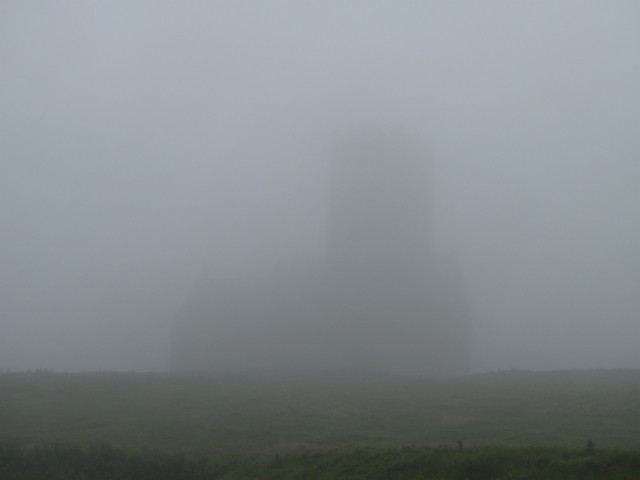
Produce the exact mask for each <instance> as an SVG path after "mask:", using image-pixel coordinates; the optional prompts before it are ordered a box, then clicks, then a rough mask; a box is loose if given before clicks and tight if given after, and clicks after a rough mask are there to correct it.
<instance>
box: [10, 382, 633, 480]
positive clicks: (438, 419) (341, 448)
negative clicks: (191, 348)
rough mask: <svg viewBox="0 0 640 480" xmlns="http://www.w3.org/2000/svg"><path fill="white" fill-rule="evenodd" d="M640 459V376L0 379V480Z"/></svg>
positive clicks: (613, 467)
mask: <svg viewBox="0 0 640 480" xmlns="http://www.w3.org/2000/svg"><path fill="white" fill-rule="evenodd" d="M407 445H412V446H411V447H407ZM434 445H445V446H441V447H434ZM639 449H640V370H596V371H564V372H537V373H536V372H522V371H507V372H498V373H492V374H484V375H473V376H468V377H460V378H449V379H434V378H424V377H415V376H413V377H409V376H407V377H403V376H393V375H382V374H365V373H305V374H303V373H273V372H272V373H267V372H262V373H251V374H248V373H247V374H214V373H191V374H142V373H73V374H72V373H52V372H47V371H39V372H28V373H11V372H4V373H0V479H2V480H4V479H7V480H22V479H44V478H47V479H58V480H65V479H71V478H73V479H84V480H92V479H115V478H117V479H154V480H162V479H172V480H190V479H245V478H246V479H249V478H250V479H261V478H270V479H287V478H304V479H314V478H315V479H323V478H327V479H328V478H332V479H335V478H338V479H351V478H352V479H356V478H358V479H362V478H367V479H377V478H380V479H405V478H406V479H421V478H422V479H478V480H479V479H506V478H509V479H512V480H515V479H520V480H523V479H540V478H545V479H555V478H563V479H573V478H575V479H578V478H579V479H591V478H593V479H596V478H597V479H608V478H611V479H614V478H615V479H638V478H640V450H639Z"/></svg>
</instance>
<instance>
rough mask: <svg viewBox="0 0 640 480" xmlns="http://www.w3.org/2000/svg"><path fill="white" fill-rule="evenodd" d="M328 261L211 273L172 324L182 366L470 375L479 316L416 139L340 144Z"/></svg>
mask: <svg viewBox="0 0 640 480" xmlns="http://www.w3.org/2000/svg"><path fill="white" fill-rule="evenodd" d="M330 161H331V178H330V188H329V199H328V200H329V208H328V218H327V232H326V251H325V256H324V259H323V261H322V262H319V263H317V264H315V265H313V266H308V267H304V268H300V267H295V268H294V267H291V268H282V269H281V270H278V271H274V272H272V273H271V274H270V275H268V276H266V277H258V278H209V277H208V276H207V275H206V273H205V274H203V275H202V278H201V279H200V280H199V282H198V283H197V284H196V285H195V286H194V288H193V289H192V291H191V293H190V295H189V298H187V300H186V301H185V304H184V307H183V309H182V311H181V312H180V314H179V315H178V317H177V318H176V320H175V323H174V326H173V337H172V364H173V368H174V369H175V370H179V371H185V370H211V371H248V370H327V371H328V370H360V371H364V370H367V371H383V372H390V373H401V374H420V375H438V376H440V375H461V374H465V373H467V372H468V371H469V368H470V365H469V363H470V350H471V348H470V343H471V318H470V313H469V309H468V305H467V301H466V298H465V293H464V288H463V282H462V277H461V274H460V271H459V268H458V265H457V261H456V258H455V256H454V255H452V254H438V253H436V252H434V251H433V248H432V242H431V236H432V221H431V220H432V206H433V188H432V181H433V173H432V166H431V162H430V159H429V156H428V155H427V154H426V152H425V149H424V147H423V145H422V143H421V142H420V141H419V139H417V138H415V137H414V136H412V135H409V134H407V133H405V132H398V131H384V130H375V129H362V130H357V131H354V132H351V133H349V134H346V135H343V136H341V137H340V138H338V139H337V140H336V142H335V148H334V151H333V157H332V158H331V159H330Z"/></svg>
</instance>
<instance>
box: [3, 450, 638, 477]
mask: <svg viewBox="0 0 640 480" xmlns="http://www.w3.org/2000/svg"><path fill="white" fill-rule="evenodd" d="M638 472H640V453H639V452H635V453H634V452H625V451H605V452H598V453H595V454H593V453H589V452H587V451H585V450H569V449H562V448H506V447H502V448H497V447H483V448H477V449H472V450H468V451H457V450H452V449H447V448H427V447H405V448H401V449H392V448H384V449H383V448H366V449H365V448H358V449H334V450H330V451H324V452H313V453H304V454H301V453H297V454H293V453H289V454H285V455H248V454H235V455H225V456H219V457H210V458H187V457H185V455H182V454H175V453H173V454H171V453H166V452H158V451H139V452H129V451H126V450H124V449H116V448H113V447H110V446H107V445H100V446H93V447H87V448H80V447H77V446H73V445H57V444H53V445H47V446H40V447H30V448H24V447H19V446H17V445H15V444H0V476H1V478H3V479H7V480H32V479H45V478H46V479H57V480H65V479H84V480H93V479H96V480H98V479H121V480H125V479H132V480H133V479H140V480H144V479H149V480H191V479H193V480H196V479H198V480H205V479H211V480H213V479H227V480H231V479H252V480H260V479H283V480H286V479H308V480H312V479H354V480H356V479H371V480H376V479H380V480H383V479H384V480H394V479H397V480H403V479H434V480H435V479H456V480H500V479H511V480H518V479H519V480H538V479H541V478H544V479H547V480H554V479H580V480H590V479H593V480H595V479H598V480H606V479H617V480H625V479H628V480H632V479H633V480H636V479H637V478H638Z"/></svg>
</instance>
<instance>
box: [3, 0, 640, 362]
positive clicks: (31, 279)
mask: <svg viewBox="0 0 640 480" xmlns="http://www.w3.org/2000/svg"><path fill="white" fill-rule="evenodd" d="M0 67H1V68H0V226H1V227H0V235H1V240H0V368H13V369H23V368H38V367H42V368H55V369H121V368H136V369H156V368H165V364H164V362H165V361H166V357H165V353H164V349H165V348H166V346H167V340H166V339H167V335H168V332H169V322H170V319H171V316H172V315H173V314H174V312H175V311H176V309H177V307H178V305H179V304H180V302H181V300H182V297H183V295H184V292H185V290H186V289H187V288H188V287H189V285H190V283H191V282H192V281H193V278H195V277H196V276H197V272H198V270H199V269H200V266H201V264H202V263H203V262H205V261H206V262H208V263H209V265H210V269H211V270H212V274H214V275H230V274H232V275H237V274H259V273H263V272H267V271H268V270H269V269H270V268H271V267H272V266H273V264H275V263H278V262H286V261H310V260H312V259H314V258H319V257H321V255H322V248H323V245H324V214H325V211H326V207H325V201H326V198H325V197H324V194H325V180H326V173H327V172H326V165H325V164H324V163H323V162H324V161H325V159H326V158H327V156H328V155H329V152H330V150H331V141H332V138H333V137H334V135H335V134H336V133H337V132H340V131H343V130H346V129H349V128H350V127H352V126H354V125H359V124H362V123H366V124H373V125H377V126H382V127H394V126H400V127H402V128H405V129H407V130H409V131H412V132H415V133H417V134H418V135H420V136H421V137H422V138H423V139H424V140H425V142H426V143H428V144H429V145H430V146H431V150H432V152H433V161H434V165H435V173H436V206H435V209H436V210H435V214H436V229H437V230H436V239H437V247H438V248H439V249H440V250H443V251H446V250H456V251H457V252H458V255H459V257H460V261H461V263H462V265H463V268H464V274H465V281H466V283H467V289H468V294H469V298H470V300H471V308H472V311H473V312H474V319H475V331H476V333H475V340H476V341H475V347H474V348H475V353H474V358H475V365H476V369H477V370H486V369H491V368H509V367H517V368H574V367H585V368H586V367H613V366H620V367H640V353H638V348H637V345H636V343H637V340H638V339H639V338H640V300H639V297H640V295H638V293H639V292H640V213H639V207H640V87H639V85H640V4H638V3H637V2H635V1H608V2H596V1H564V2H554V1H548V2H545V1H537V2H533V1H531V2H528V1H521V2H508V1H484V2H473V1H451V2H449V1H440V2H429V1H408V0H407V1H395V2H392V1H329V2H301V1H257V0H256V1H246V2H243V1H238V2H230V1H229V2H223V1H218V2H214V1H212V2H168V1H136V2H124V1H122V2H121V1H114V2H73V1H63V2H45V1H42V2H19V1H5V2H2V3H1V4H0Z"/></svg>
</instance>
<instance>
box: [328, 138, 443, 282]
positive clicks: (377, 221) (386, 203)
mask: <svg viewBox="0 0 640 480" xmlns="http://www.w3.org/2000/svg"><path fill="white" fill-rule="evenodd" d="M331 174H332V177H331V180H330V192H329V195H330V206H329V220H328V231H327V260H328V262H329V264H330V266H339V268H346V267H347V266H348V267H350V268H355V269H360V268H377V269H384V270H388V269H393V270H395V269H400V270H403V269H406V268H410V267H411V266H412V265H415V264H416V263H418V264H423V263H424V261H425V260H426V258H427V256H428V255H429V253H430V248H431V217H432V213H431V205H432V173H431V163H430V159H429V157H428V156H427V154H426V152H425V150H424V147H423V145H422V144H421V142H420V141H419V139H417V138H415V137H413V136H411V135H409V134H407V133H404V132H400V131H386V130H385V131H381V130H376V129H361V130H358V131H356V132H352V133H350V134H349V135H345V136H343V137H341V138H339V139H338V140H337V141H336V144H335V148H334V156H333V160H332V165H331Z"/></svg>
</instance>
